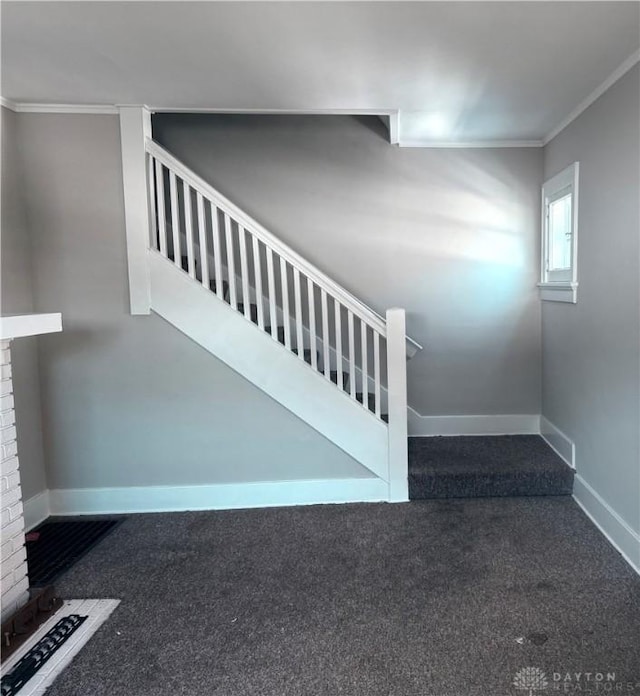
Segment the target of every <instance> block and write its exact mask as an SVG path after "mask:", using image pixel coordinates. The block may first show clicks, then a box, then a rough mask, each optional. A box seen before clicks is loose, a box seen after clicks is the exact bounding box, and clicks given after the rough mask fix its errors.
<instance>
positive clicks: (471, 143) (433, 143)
mask: <svg viewBox="0 0 640 696" xmlns="http://www.w3.org/2000/svg"><path fill="white" fill-rule="evenodd" d="M398 144H399V145H400V147H423V148H467V149H469V148H492V147H496V148H497V147H542V146H543V144H544V143H543V142H542V140H453V141H444V140H442V141H441V140H401V141H400V142H399V143H398Z"/></svg>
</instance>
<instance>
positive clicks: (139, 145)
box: [120, 106, 151, 314]
mask: <svg viewBox="0 0 640 696" xmlns="http://www.w3.org/2000/svg"><path fill="white" fill-rule="evenodd" d="M147 138H151V113H150V112H149V110H148V109H146V108H145V107H143V106H121V107H120V144H121V148H122V183H123V190H124V217H125V230H126V239H127V264H128V271H129V300H130V306H131V314H149V313H150V311H151V294H150V286H149V264H148V249H149V234H150V224H149V200H148V198H149V197H148V193H147V155H146V140H147Z"/></svg>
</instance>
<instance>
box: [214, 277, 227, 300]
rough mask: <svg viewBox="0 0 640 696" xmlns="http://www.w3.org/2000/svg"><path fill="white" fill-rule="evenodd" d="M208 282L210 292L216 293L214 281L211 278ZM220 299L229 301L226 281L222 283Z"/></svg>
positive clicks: (216, 287)
mask: <svg viewBox="0 0 640 696" xmlns="http://www.w3.org/2000/svg"><path fill="white" fill-rule="evenodd" d="M209 282H210V286H209V287H210V288H211V292H216V291H217V289H218V286H217V285H216V279H215V278H211V280H210V281H209ZM222 297H223V298H224V299H225V300H227V301H228V300H229V283H227V281H226V280H223V281H222Z"/></svg>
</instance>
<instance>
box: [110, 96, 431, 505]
mask: <svg viewBox="0 0 640 696" xmlns="http://www.w3.org/2000/svg"><path fill="white" fill-rule="evenodd" d="M129 126H132V128H131V129H130V128H129ZM148 126H149V124H145V122H144V117H143V119H142V120H140V114H139V110H136V109H133V108H131V110H129V109H127V108H125V109H124V111H123V115H121V133H122V139H123V178H124V185H125V215H126V217H127V235H128V239H127V246H128V253H129V279H130V294H131V298H132V313H139V314H144V313H148V312H149V311H153V312H155V313H157V314H158V315H160V316H161V317H163V318H164V319H165V320H166V321H168V322H169V323H171V324H172V325H173V326H174V327H176V328H177V329H179V330H180V331H182V332H183V333H184V334H186V335H187V336H189V337H190V338H191V339H192V340H194V341H196V342H197V343H199V344H200V345H201V346H202V347H203V348H205V349H206V350H207V351H209V352H210V353H211V354H212V355H215V356H216V357H217V358H218V359H220V360H222V361H223V362H224V363H226V364H227V365H228V366H229V367H231V368H232V369H234V370H235V371H236V372H238V373H239V374H241V375H242V376H244V377H245V378H246V379H247V380H249V381H250V382H252V383H253V384H254V385H255V386H257V387H258V388H260V389H262V390H263V391H264V392H266V393H267V394H268V395H269V396H271V397H272V398H273V399H275V400H276V401H277V402H278V403H280V404H281V405H283V406H284V407H286V408H287V409H289V410H290V411H291V412H292V413H294V414H295V415H296V416H298V417H299V418H300V419H301V420H303V421H304V422H306V423H307V424H308V425H310V426H311V427H312V428H314V429H315V430H316V431H318V432H319V433H321V434H322V435H323V436H325V437H326V438H327V439H329V440H330V441H331V442H332V443H334V444H335V445H337V446H338V447H340V448H341V449H342V450H343V451H344V452H346V453H347V454H348V455H350V456H351V457H352V458H353V459H355V460H356V461H357V462H359V463H360V464H361V465H362V466H363V467H365V468H366V469H367V470H368V471H369V473H370V475H371V477H372V478H375V480H376V481H378V482H379V483H380V486H378V487H377V488H375V489H372V488H371V486H370V485H369V487H368V489H367V490H375V491H376V492H375V493H374V494H372V497H371V498H370V499H375V500H389V501H392V500H407V496H408V494H407V486H408V479H407V406H406V361H407V359H409V358H411V357H412V356H413V355H415V353H416V352H417V351H418V350H420V349H421V346H419V345H418V344H417V343H416V342H415V341H413V340H412V339H410V338H407V336H406V334H405V316H404V310H402V309H397V308H392V309H389V310H387V312H386V316H385V317H382V316H380V315H379V314H377V313H376V312H375V311H373V310H372V309H371V308H370V307H368V306H367V305H365V304H364V303H363V302H362V301H360V300H359V299H358V298H356V297H354V296H353V295H352V294H351V293H350V292H349V291H348V290H347V289H346V288H344V287H342V286H341V285H339V284H338V283H336V282H335V281H334V280H333V279H331V278H329V277H328V276H327V275H326V274H325V273H324V272H323V271H321V270H320V269H318V268H316V267H315V266H314V265H312V264H311V263H309V262H308V261H307V260H306V259H304V258H303V257H301V256H300V255H299V254H298V253H297V252H296V251H294V250H293V249H291V248H290V247H289V246H287V245H286V244H284V243H283V242H282V241H281V240H279V239H278V238H277V237H275V236H274V235H273V234H272V233H271V232H269V231H268V230H266V229H265V228H264V227H263V226H262V225H261V224H260V223H258V222H257V221H256V220H254V219H253V218H251V217H250V216H249V215H247V214H246V213H245V212H244V211H242V210H240V209H239V208H238V207H237V206H236V205H235V204H234V203H232V202H231V201H230V200H228V199H227V198H226V197H225V196H223V195H222V194H221V193H220V192H219V191H217V190H216V189H214V188H213V187H212V186H211V185H209V184H208V183H207V182H206V181H204V180H203V179H201V178H200V177H199V176H198V175H197V174H195V172H193V171H191V170H190V169H189V168H187V167H186V166H185V165H184V164H183V163H182V162H181V161H179V160H178V159H177V158H176V157H174V156H173V155H172V154H171V153H170V152H168V151H167V150H165V149H164V148H163V147H161V146H160V145H159V144H158V143H157V142H155V141H154V140H153V139H152V138H151V137H149V135H150V133H149V127H148ZM136 129H137V133H138V135H144V137H143V138H142V139H141V141H138V142H137V143H136V144H135V145H133V146H132V147H125V145H126V144H127V141H128V139H129V138H130V136H131V132H136ZM130 131H131V132H130ZM131 137H132V138H133V136H131ZM140 144H142V146H143V147H142V148H140V147H139V146H140ZM132 189H137V192H136V193H135V195H134V192H133V191H132ZM142 193H144V207H143V206H142V205H141V200H140V195H141V194H142ZM130 223H131V224H130ZM134 295H135V296H136V300H135V301H134ZM351 483H352V484H354V483H355V484H356V485H357V481H355V482H353V481H352V482H351ZM360 488H363V489H364V488H366V486H362V487H360ZM358 495H360V494H358ZM357 499H362V498H360V497H358V498H357ZM365 499H369V498H365ZM300 502H304V501H300Z"/></svg>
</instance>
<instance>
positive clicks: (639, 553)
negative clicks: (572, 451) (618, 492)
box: [573, 474, 640, 575]
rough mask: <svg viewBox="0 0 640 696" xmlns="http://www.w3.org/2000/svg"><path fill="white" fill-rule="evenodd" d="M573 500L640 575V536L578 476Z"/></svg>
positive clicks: (574, 485) (575, 481)
mask: <svg viewBox="0 0 640 696" xmlns="http://www.w3.org/2000/svg"><path fill="white" fill-rule="evenodd" d="M573 498H574V500H575V501H576V503H578V505H579V506H580V507H581V508H582V509H583V510H584V512H585V513H586V515H587V517H589V518H590V519H591V521H592V522H593V523H594V524H595V525H596V527H598V529H599V530H600V531H601V532H602V533H603V534H604V535H605V536H606V537H607V539H608V540H609V541H610V542H611V544H612V545H613V546H614V547H615V548H616V549H617V550H618V551H619V552H620V553H621V554H622V556H623V557H624V559H625V560H626V561H627V563H628V564H629V565H630V566H631V567H632V568H633V569H634V570H635V571H636V573H638V575H640V534H639V533H638V532H636V531H634V530H633V529H632V528H631V527H630V526H629V525H628V524H627V522H625V521H624V520H623V519H622V517H620V515H618V513H617V512H616V511H615V510H614V509H613V508H612V507H611V506H610V505H609V503H607V501H606V500H604V499H603V498H602V497H601V496H600V494H599V493H597V492H596V491H595V490H594V489H593V488H592V487H591V486H590V485H589V484H588V483H587V482H586V481H585V480H584V479H583V478H582V476H580V475H578V474H576V476H575V479H574V484H573Z"/></svg>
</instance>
